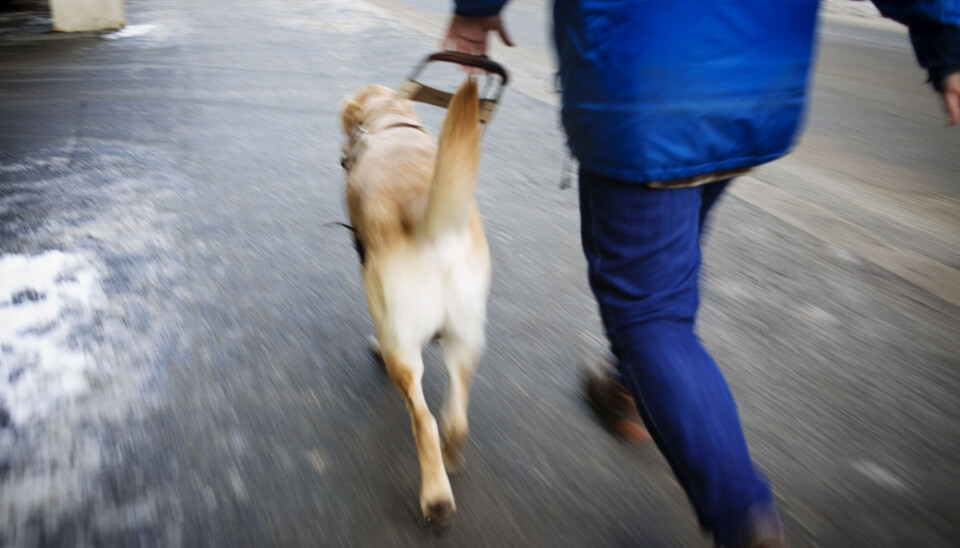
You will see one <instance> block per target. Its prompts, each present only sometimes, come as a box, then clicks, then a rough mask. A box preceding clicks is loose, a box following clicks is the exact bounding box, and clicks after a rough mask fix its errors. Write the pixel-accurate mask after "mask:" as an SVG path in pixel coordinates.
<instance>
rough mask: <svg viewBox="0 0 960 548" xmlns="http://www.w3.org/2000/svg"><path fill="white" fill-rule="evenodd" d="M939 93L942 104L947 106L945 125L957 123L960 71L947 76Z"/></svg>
mask: <svg viewBox="0 0 960 548" xmlns="http://www.w3.org/2000/svg"><path fill="white" fill-rule="evenodd" d="M940 94H941V95H943V104H944V106H946V107H947V118H948V120H947V125H948V126H955V125H957V123H958V122H960V71H957V72H954V73H953V74H951V75H950V76H947V79H946V80H944V81H943V90H942V91H941V92H940Z"/></svg>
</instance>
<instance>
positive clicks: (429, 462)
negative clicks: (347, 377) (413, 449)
mask: <svg viewBox="0 0 960 548" xmlns="http://www.w3.org/2000/svg"><path fill="white" fill-rule="evenodd" d="M383 359H384V362H385V364H386V367H387V372H388V373H389V374H390V379H391V380H392V381H393V384H394V385H395V386H396V387H397V390H399V391H400V395H401V396H403V399H404V402H406V404H407V410H409V411H410V420H411V422H412V425H413V440H414V442H415V443H416V445H417V457H418V458H419V460H420V478H421V485H420V509H421V510H422V511H423V517H424V518H426V520H427V521H428V522H429V523H430V524H431V525H434V526H442V525H446V523H447V522H448V521H449V519H450V517H451V516H452V515H453V512H454V509H455V507H454V503H453V491H452V490H451V489H450V480H449V478H447V472H446V470H445V469H444V467H443V457H442V456H441V450H440V435H439V431H438V430H437V421H436V420H435V419H434V418H433V415H431V414H430V409H429V408H428V407H427V402H426V400H424V398H423V387H422V385H421V382H420V381H421V379H422V378H423V358H422V357H421V355H420V349H419V348H410V349H406V350H401V351H397V350H395V349H392V348H390V347H389V346H388V345H384V347H383Z"/></svg>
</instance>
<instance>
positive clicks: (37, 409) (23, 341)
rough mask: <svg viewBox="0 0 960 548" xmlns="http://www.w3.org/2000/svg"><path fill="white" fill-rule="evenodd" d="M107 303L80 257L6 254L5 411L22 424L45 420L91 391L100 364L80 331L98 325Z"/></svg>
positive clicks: (2, 303) (2, 265) (0, 381)
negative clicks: (92, 377) (60, 406)
mask: <svg viewBox="0 0 960 548" xmlns="http://www.w3.org/2000/svg"><path fill="white" fill-rule="evenodd" d="M105 301H106V297H105V296H104V294H103V291H102V289H101V288H100V284H99V281H98V275H97V273H96V272H95V271H94V269H93V268H92V266H90V264H89V263H87V262H86V261H85V260H84V259H83V258H81V257H80V256H79V255H73V254H67V253H63V252H60V251H49V252H46V253H44V254H42V255H36V256H28V255H4V256H0V406H3V407H5V408H6V410H7V411H8V412H9V415H10V418H11V420H12V422H13V423H14V424H16V425H20V424H27V423H30V422H33V421H37V420H42V419H44V418H45V417H46V416H48V415H49V413H50V412H51V410H52V409H53V408H54V407H56V406H57V405H58V404H60V403H62V402H65V401H70V400H73V399H76V398H77V397H79V396H81V395H82V394H84V393H85V392H87V391H89V389H90V379H89V375H90V374H91V373H93V370H94V369H95V368H96V367H97V365H98V364H97V363H96V361H95V360H93V359H91V358H90V357H89V356H88V355H87V352H86V350H85V349H84V348H83V347H82V345H81V344H79V343H78V338H77V335H76V333H75V332H74V331H75V328H76V326H85V325H90V324H93V323H95V322H96V315H97V309H98V307H100V306H102V303H104V302H105Z"/></svg>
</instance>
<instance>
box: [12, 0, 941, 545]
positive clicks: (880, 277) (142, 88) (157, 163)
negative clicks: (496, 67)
mask: <svg viewBox="0 0 960 548" xmlns="http://www.w3.org/2000/svg"><path fill="white" fill-rule="evenodd" d="M125 7H126V13H125V15H124V17H125V26H123V28H122V29H120V30H113V31H96V32H80V33H57V32H52V31H51V29H52V27H53V25H54V23H53V22H52V20H51V14H50V10H49V8H48V6H47V5H46V4H45V3H44V2H32V1H22V0H7V1H5V2H3V3H2V4H0V545H2V546H318V545H319V546H413V545H445V546H551V547H552V546H587V545H590V546H708V545H709V544H710V543H709V541H708V540H707V539H706V538H705V537H703V536H702V535H701V534H700V532H699V531H698V529H697V526H696V521H695V519H694V516H693V512H692V511H691V509H690V508H689V507H688V505H687V503H686V500H685V498H684V495H683V493H682V491H681V489H680V488H679V486H678V485H677V484H676V482H675V480H674V479H673V476H672V474H671V473H670V471H669V469H668V467H667V465H666V463H665V461H664V460H663V459H662V457H661V456H660V455H659V453H658V452H657V450H656V449H655V448H654V447H653V446H634V445H627V444H623V443H620V442H618V441H617V440H615V439H613V438H611V437H610V436H609V435H608V434H607V433H606V432H605V431H603V430H602V429H601V427H600V426H599V424H598V423H597V422H596V420H595V418H594V417H593V415H592V414H591V412H590V410H589V409H588V407H587V406H586V404H585V403H584V401H583V398H582V395H581V388H580V383H581V376H582V368H583V366H584V364H587V363H590V362H592V361H594V360H596V359H597V358H598V357H600V356H601V355H602V354H603V353H604V351H605V343H604V338H603V335H602V330H601V328H600V323H599V319H598V315H597V312H596V307H595V304H594V302H593V299H592V297H591V295H590V293H589V290H588V288H587V285H586V275H585V272H586V270H585V269H586V267H585V263H584V260H583V258H582V254H581V251H580V247H579V234H578V211H577V204H576V192H575V190H566V191H561V190H559V189H558V185H559V182H560V180H561V176H562V173H563V165H564V161H565V156H566V153H565V148H564V138H563V136H562V133H561V131H560V129H559V116H558V112H557V104H558V97H557V96H556V94H555V92H554V89H553V87H554V84H553V81H554V79H553V72H554V67H553V56H552V53H551V52H550V42H549V38H548V36H549V34H548V32H547V29H548V24H549V3H548V2H546V1H540V0H514V1H513V2H512V3H511V4H510V7H509V8H508V10H507V12H506V21H507V24H508V27H509V28H510V30H511V31H512V34H513V37H514V39H515V41H516V42H517V43H518V47H517V48H514V49H512V50H508V48H504V47H502V46H501V45H500V44H496V45H495V46H494V50H493V52H492V56H493V57H494V58H495V59H497V60H499V61H500V62H502V63H503V64H504V65H506V66H507V68H508V69H509V70H511V72H512V76H513V82H512V85H511V86H510V87H509V88H508V89H507V90H506V93H505V96H504V101H503V103H502V105H501V107H500V109H499V110H498V112H497V114H496V116H495V118H494V120H493V122H492V124H491V126H490V128H489V131H488V132H487V134H486V137H485V139H484V160H483V165H482V167H481V174H480V181H479V185H478V191H477V199H478V202H479V205H480V209H481V211H482V213H483V215H484V219H485V226H486V231H487V236H488V238H489V240H490V245H491V251H492V255H493V265H494V282H493V290H492V295H491V298H490V303H489V320H488V341H489V342H488V348H487V351H486V353H485V354H484V356H483V358H482V360H481V365H480V370H479V373H478V376H477V380H476V382H475V384H474V387H473V391H472V399H471V409H470V419H471V437H470V441H469V443H468V446H467V449H466V460H467V462H466V467H465V469H464V470H463V471H462V472H461V473H460V474H459V475H456V476H454V477H453V478H452V484H453V490H454V495H455V497H456V502H457V509H458V512H457V515H456V517H455V519H454V523H453V526H452V527H451V528H450V529H448V530H447V531H445V532H443V533H441V534H436V533H434V532H432V531H431V530H430V529H429V528H428V527H427V526H426V525H425V524H424V523H422V519H421V517H420V510H419V504H418V499H417V492H418V486H419V470H418V467H417V461H416V454H415V451H414V447H413V440H412V435H411V433H410V426H409V417H408V415H407V413H406V410H405V408H404V405H403V403H402V400H401V399H400V398H399V397H398V395H397V393H396V391H395V390H394V388H393V386H392V385H391V383H390V381H389V380H388V379H387V377H386V375H385V374H384V373H383V372H382V371H381V369H380V368H379V367H378V365H377V364H376V362H375V361H374V360H373V358H372V357H371V355H370V353H369V351H368V350H367V346H366V341H365V339H366V336H367V334H368V333H370V332H371V329H372V327H371V325H370V321H369V319H368V314H367V311H366V303H365V300H364V297H363V290H362V286H361V284H360V277H359V271H358V264H357V258H356V254H355V252H354V250H353V247H352V242H351V239H350V234H349V233H348V232H347V231H346V230H344V229H342V228H339V227H332V226H329V225H328V223H332V222H335V221H345V220H346V212H345V207H344V205H343V196H342V187H343V174H342V171H341V168H340V166H339V154H340V144H341V135H340V130H339V127H338V126H337V118H336V111H337V106H338V103H339V101H340V100H341V99H342V98H343V97H344V96H345V95H346V94H347V93H349V92H350V91H352V90H354V89H356V88H358V87H360V86H362V85H365V84H367V83H381V84H385V85H389V86H396V85H398V84H399V83H400V82H402V80H403V78H404V77H405V76H406V74H407V72H408V71H409V70H411V69H412V68H413V67H414V65H415V64H416V63H417V62H418V61H419V60H420V59H421V58H422V57H423V56H424V55H426V54H428V53H430V52H432V51H434V50H436V49H438V47H439V41H440V37H441V34H442V32H443V30H444V28H445V26H444V25H445V23H446V21H447V17H448V14H449V13H450V11H451V7H450V5H448V3H447V2H444V1H441V0H401V1H388V0H357V1H347V0H234V1H231V2H217V1H213V0H194V1H187V0H151V1H146V0H128V1H127V2H126V4H125ZM116 26H119V25H116ZM924 80H925V74H924V73H923V72H922V71H921V70H920V69H919V68H918V67H917V66H916V62H915V60H914V58H913V53H912V50H911V49H910V45H909V41H908V38H907V35H906V33H905V31H904V30H903V29H902V28H900V27H899V26H898V25H896V24H895V23H892V22H889V21H885V20H882V19H880V18H879V16H878V15H877V14H876V10H875V9H874V8H873V6H872V5H871V4H869V3H868V2H852V1H841V0H829V1H827V2H824V3H823V9H822V20H821V28H820V46H819V63H818V65H817V71H816V76H815V85H814V90H813V94H812V102H811V104H810V112H809V120H808V129H807V132H806V134H805V135H804V138H803V140H802V142H801V143H800V145H799V147H798V148H797V150H796V151H795V152H794V153H793V154H791V155H790V156H788V157H786V158H785V159H783V160H780V161H778V162H775V163H773V164H771V165H768V166H765V167H763V168H762V169H759V170H757V171H755V172H753V173H752V174H751V175H750V176H749V177H744V178H742V179H740V180H738V181H737V182H736V183H735V184H734V185H733V187H732V189H731V192H730V193H729V194H728V195H727V197H726V198H725V199H724V201H723V202H722V203H721V204H720V205H719V206H718V209H717V210H716V216H715V221H714V223H713V227H712V232H711V235H710V237H709V240H708V244H707V250H706V266H705V271H704V296H703V301H704V305H703V307H702V310H701V317H700V323H699V326H700V328H699V329H700V334H701V336H702V338H703V339H704V341H705V343H706V345H707V347H708V348H709V349H710V350H711V351H712V352H713V353H714V356H715V357H716V359H717V361H718V362H719V363H720V364H721V367H722V368H723V370H724V372H725V374H726V375H727V378H728V380H729V382H730V384H731V387H732V389H733V392H734V394H735V397H736V398H737V401H738V404H739V407H740V410H741V414H742V419H743V422H744V426H745V429H746V434H747V439H748V442H749V443H750V445H751V448H752V451H753V454H754V458H755V460H756V462H757V464H758V465H759V466H760V467H761V468H762V469H763V470H764V471H765V472H766V474H767V475H768V476H769V478H770V480H771V482H772V484H773V485H774V489H775V492H776V495H777V497H778V501H779V503H780V505H781V508H782V510H783V512H784V518H785V521H786V525H787V530H788V533H789V536H790V539H791V541H792V543H793V545H794V546H864V547H867V546H870V547H877V546H889V547H897V546H954V545H956V539H957V538H960V520H958V518H960V502H958V501H960V462H958V455H960V405H958V401H960V400H958V397H957V395H958V388H960V367H958V366H960V341H958V334H960V308H958V306H960V270H958V269H960V246H958V241H960V238H958V234H960V221H958V212H960V186H958V185H960V154H958V150H960V131H958V130H957V129H953V130H952V131H951V130H948V129H946V128H945V123H944V120H945V118H944V115H943V112H942V105H941V102H940V98H939V96H937V95H936V94H934V92H933V91H932V90H931V89H930V88H929V86H928V85H927V84H926V83H925V82H924ZM420 111H421V112H422V113H423V117H424V119H425V121H426V123H427V125H428V126H430V127H431V128H434V129H435V128H437V127H438V123H439V120H440V118H441V116H442V111H438V110H437V109H431V107H421V108H420ZM439 361H440V360H439V352H438V351H437V349H436V348H429V349H428V350H427V351H426V362H427V374H426V378H425V390H426V396H427V400H428V402H429V403H430V405H431V406H432V408H433V409H437V408H438V406H439V404H440V402H441V399H442V394H443V389H444V385H445V380H444V378H443V377H444V375H443V373H442V372H441V371H442V370H441V368H440V367H439V365H440V363H439Z"/></svg>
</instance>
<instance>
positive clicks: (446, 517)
mask: <svg viewBox="0 0 960 548" xmlns="http://www.w3.org/2000/svg"><path fill="white" fill-rule="evenodd" d="M455 511H456V508H455V507H454V505H453V500H446V499H444V500H439V501H436V502H431V503H428V504H427V505H426V506H425V507H424V510H423V517H424V518H425V519H426V520H427V523H428V524H430V527H433V528H434V529H441V528H444V527H447V526H448V525H450V519H451V518H452V517H453V513H454V512H455Z"/></svg>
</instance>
